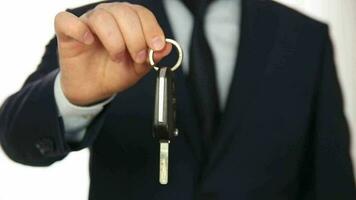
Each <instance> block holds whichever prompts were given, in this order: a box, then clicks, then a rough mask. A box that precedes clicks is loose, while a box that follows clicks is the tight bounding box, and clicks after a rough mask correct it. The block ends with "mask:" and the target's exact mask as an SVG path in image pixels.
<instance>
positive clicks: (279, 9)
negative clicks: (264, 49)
mask: <svg viewBox="0 0 356 200" xmlns="http://www.w3.org/2000/svg"><path fill="white" fill-rule="evenodd" d="M257 1H259V2H260V5H262V7H263V9H265V10H266V12H268V13H269V14H271V15H273V16H275V17H276V18H277V21H278V23H279V29H280V31H281V32H284V33H285V34H290V35H295V36H297V37H302V38H303V41H304V42H305V43H309V44H310V45H312V44H320V43H322V42H323V41H324V39H325V37H328V35H329V28H328V25H327V24H326V23H324V22H321V21H319V20H316V19H314V18H312V17H310V16H308V15H306V14H303V13H301V12H299V11H297V10H295V9H292V8H290V7H288V6H286V5H283V4H281V3H278V2H275V1H271V0H257Z"/></svg>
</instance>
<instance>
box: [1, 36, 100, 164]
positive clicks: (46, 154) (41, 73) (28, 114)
mask: <svg viewBox="0 0 356 200" xmlns="http://www.w3.org/2000/svg"><path fill="white" fill-rule="evenodd" d="M58 66H59V64H58V57H57V41H56V38H54V39H52V40H51V41H50V42H49V44H48V45H47V46H46V51H45V54H44V56H43V57H42V61H41V63H40V65H39V66H38V68H37V70H36V71H35V72H34V73H33V74H31V75H30V76H29V78H28V79H27V80H26V82H25V84H24V85H23V87H22V88H21V89H20V91H18V92H17V93H15V94H13V95H12V96H10V97H9V98H8V99H7V100H6V101H5V103H4V104H3V105H2V107H1V109H0V142H1V146H2V148H3V150H4V151H5V153H6V154H7V155H8V156H9V157H10V158H11V159H12V160H14V161H16V162H19V163H22V164H26V165H32V166H48V165H50V164H52V163H54V162H55V161H58V160H61V159H63V158H64V157H65V156H66V155H67V154H68V153H69V152H70V151H73V150H79V149H82V148H85V147H88V146H90V144H91V143H92V142H93V140H94V139H95V137H96V135H97V134H98V132H99V130H100V128H101V126H102V124H103V120H104V116H105V113H106V112H105V109H106V108H104V111H103V112H101V113H100V114H99V115H98V116H96V117H95V118H94V120H93V121H92V123H91V124H90V125H89V126H88V128H87V133H86V135H85V137H84V138H83V140H82V141H81V142H80V143H73V144H70V143H67V142H65V137H64V127H63V122H62V119H61V118H60V117H59V112H58V109H57V105H56V102H55V97H54V89H53V88H54V82H55V78H56V76H57V74H58V71H59V68H58Z"/></svg>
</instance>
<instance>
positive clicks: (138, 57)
mask: <svg viewBox="0 0 356 200" xmlns="http://www.w3.org/2000/svg"><path fill="white" fill-rule="evenodd" d="M146 56H147V52H146V49H144V50H141V51H140V52H138V54H137V55H136V62H138V63H143V62H145V61H146Z"/></svg>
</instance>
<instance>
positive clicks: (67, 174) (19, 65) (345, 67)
mask: <svg viewBox="0 0 356 200" xmlns="http://www.w3.org/2000/svg"><path fill="white" fill-rule="evenodd" d="M279 1H280V2H283V3H285V4H288V5H290V6H292V7H294V8H297V9H299V10H301V11H302V12H304V13H306V14H308V15H310V16H313V17H315V18H317V19H319V20H322V21H324V22H327V23H329V25H330V27H331V31H332V36H333V40H334V45H335V50H336V61H337V64H338V71H339V76H340V79H341V84H342V87H343V91H344V98H345V103H346V108H345V112H346V114H347V117H348V120H349V124H350V126H351V128H352V132H353V135H354V137H352V139H353V144H355V145H353V146H354V147H353V149H352V153H353V158H354V160H356V54H355V52H356V1H355V0H342V1H340V0H309V1H306V0H305V1H303V0H299V1H298V0H279ZM89 2H94V1H92V0H75V1H69V0H62V1H58V0H45V1H44V0H42V1H40V0H32V1H26V0H18V1H6V2H1V8H2V9H1V12H0V25H1V31H0V104H1V103H2V102H3V101H4V100H5V98H6V97H7V96H8V95H10V94H11V93H13V92H15V91H17V90H18V89H19V88H20V86H21V84H22V83H23V81H24V80H25V78H26V77H27V76H28V74H29V73H31V72H32V71H33V70H35V67H36V66H37V65H38V63H39V61H40V58H41V56H42V54H43V51H44V46H45V45H46V43H47V42H48V40H49V39H50V38H51V37H52V36H53V35H54V29H53V19H54V16H55V14H56V13H57V12H59V11H62V10H64V9H66V8H70V7H76V6H80V5H83V4H86V3H89ZM88 158H89V156H88V151H87V150H83V151H81V152H76V153H72V154H70V155H69V156H68V157H67V158H66V159H65V160H63V161H62V162H58V163H55V164H54V165H52V166H51V167H47V168H34V167H27V166H23V165H20V164H16V163H14V162H12V161H11V160H9V159H8V158H7V157H6V156H5V155H4V154H3V152H2V151H1V150H0V200H23V199H36V200H48V199H51V200H63V199H68V200H71V199H75V200H85V199H87V196H88V194H87V193H88V186H89V178H88ZM355 169H356V168H355ZM355 171H356V170H355Z"/></svg>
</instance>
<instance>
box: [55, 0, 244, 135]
mask: <svg viewBox="0 0 356 200" xmlns="http://www.w3.org/2000/svg"><path fill="white" fill-rule="evenodd" d="M163 2H164V7H165V9H166V11H167V14H168V18H169V21H170V24H171V26H172V29H173V33H174V35H175V37H176V40H177V41H178V42H179V43H180V45H181V46H182V49H183V51H184V52H185V55H189V42H190V38H191V33H192V29H193V16H192V14H191V13H190V11H189V10H188V9H187V8H186V7H185V5H184V4H183V3H182V2H181V1H180V0H164V1H163ZM240 13H241V0H216V1H214V2H213V3H212V4H211V5H209V7H208V10H207V14H206V16H205V24H204V26H205V27H204V28H205V33H206V35H207V39H208V43H209V45H210V47H211V49H212V52H213V55H214V59H215V66H216V69H215V71H216V80H217V89H218V95H219V100H220V107H221V108H224V107H225V104H226V100H227V97H228V93H229V88H230V84H231V81H232V77H233V74H234V73H233V72H234V67H235V62H236V58H237V50H238V48H237V47H238V43H239V37H240V17H241V15H240ZM188 63H189V58H188V57H187V56H185V59H184V60H183V71H184V72H185V73H188V72H189V65H188ZM59 77H60V74H58V76H57V78H56V81H55V84H54V95H55V100H56V103H57V107H58V111H59V115H60V117H62V119H63V123H64V129H65V138H66V140H67V141H71V142H79V141H80V140H81V139H82V138H83V137H84V135H85V132H86V128H87V126H88V125H89V124H90V123H91V121H92V120H93V119H94V117H95V116H96V115H98V114H99V113H100V112H101V111H102V110H103V107H104V106H105V105H106V104H107V103H109V102H110V101H111V100H112V98H111V99H109V100H107V101H105V102H102V103H99V104H96V105H94V106H89V107H81V106H76V105H73V104H72V103H70V102H69V101H68V99H67V98H66V97H65V96H64V94H63V90H62V88H61V85H60V81H59V80H60V79H59Z"/></svg>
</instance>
